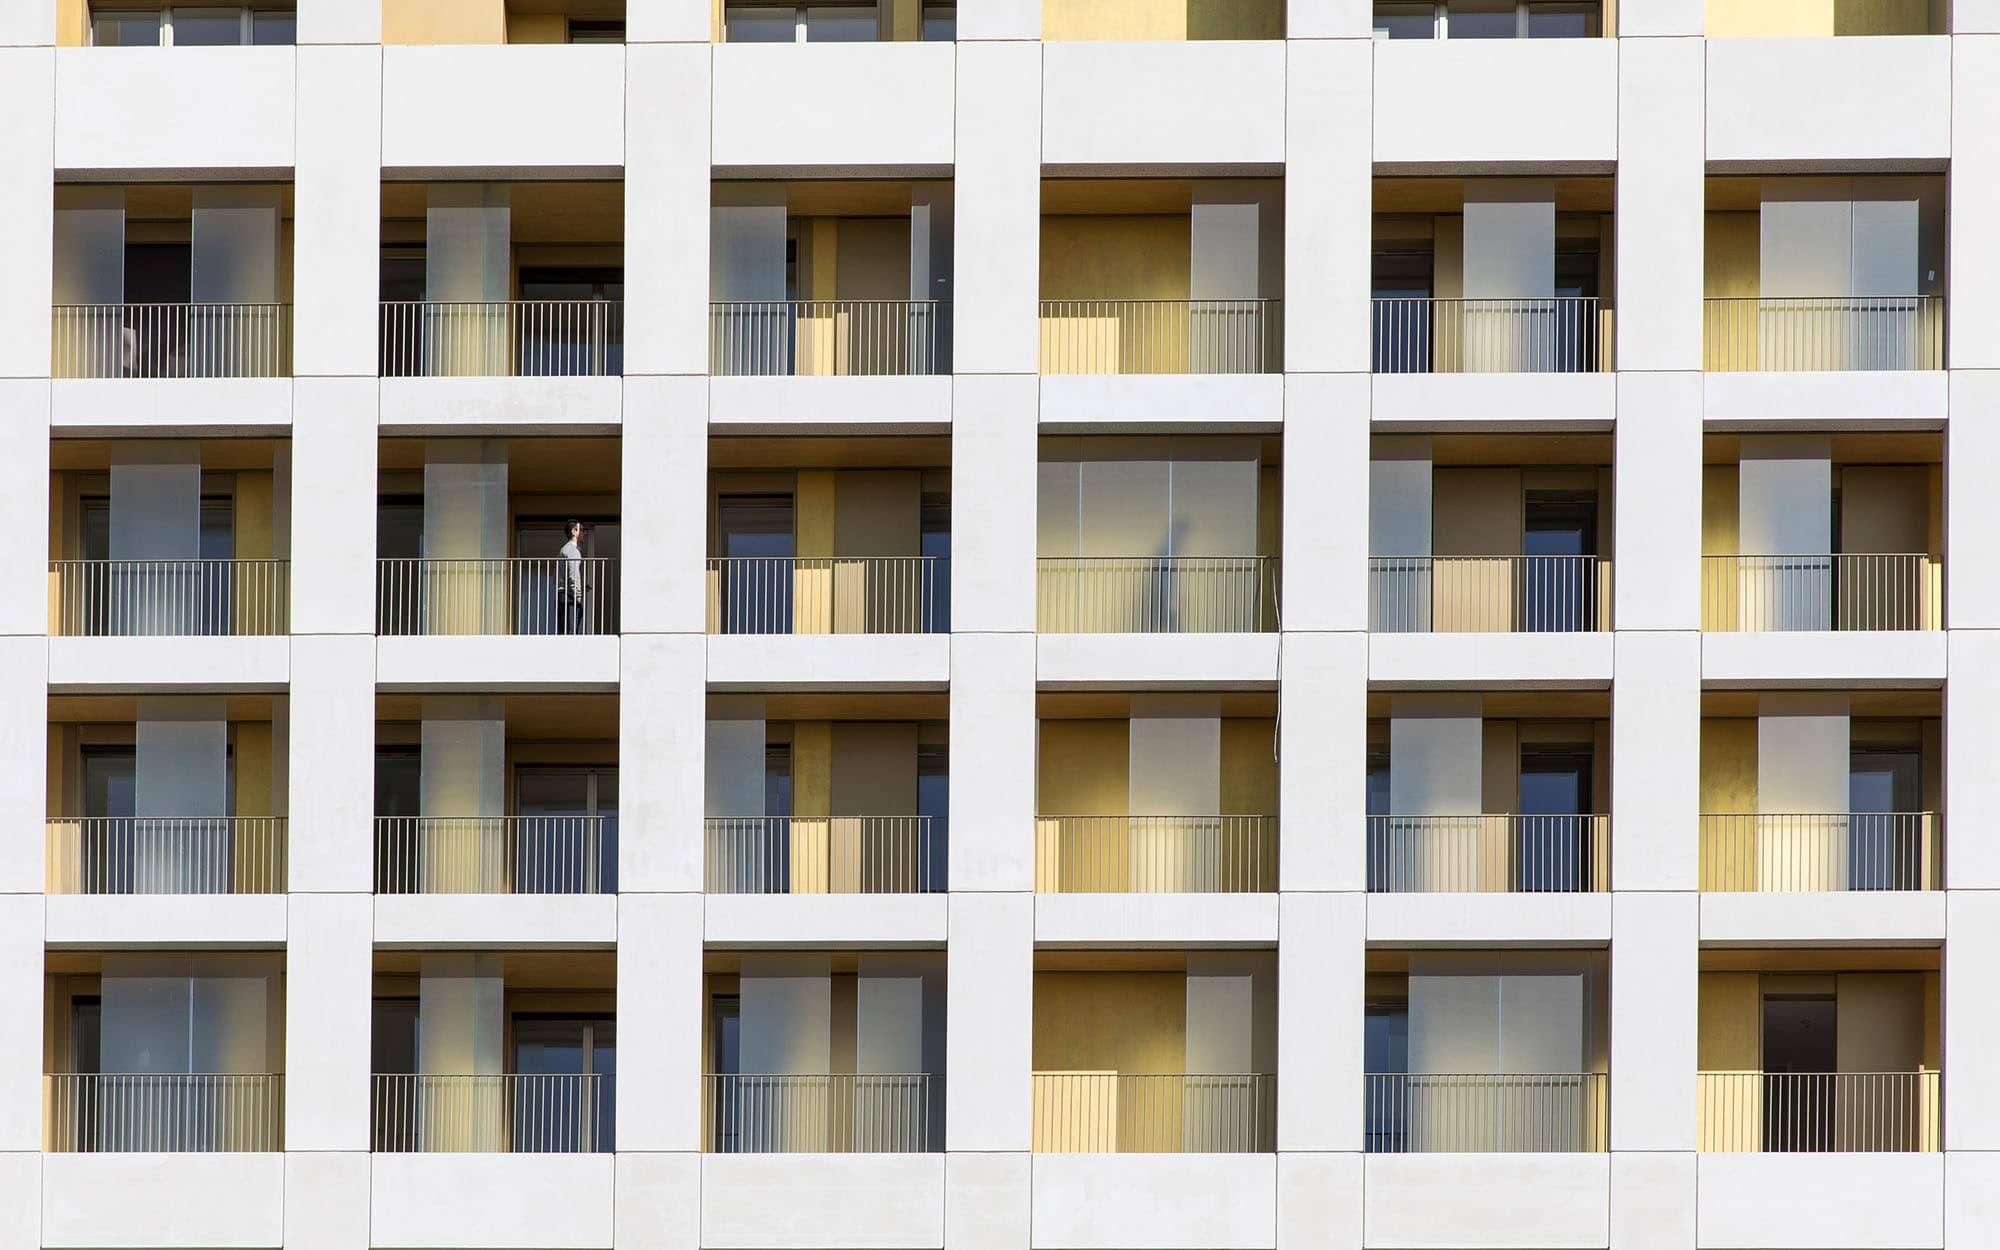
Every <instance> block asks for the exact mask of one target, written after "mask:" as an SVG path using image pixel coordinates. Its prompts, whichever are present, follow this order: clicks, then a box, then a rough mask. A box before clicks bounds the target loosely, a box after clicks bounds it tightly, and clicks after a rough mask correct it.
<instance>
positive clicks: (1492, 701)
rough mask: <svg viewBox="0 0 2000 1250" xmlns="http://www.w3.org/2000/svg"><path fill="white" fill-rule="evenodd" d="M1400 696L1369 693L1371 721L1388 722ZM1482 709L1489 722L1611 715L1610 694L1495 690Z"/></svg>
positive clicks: (1487, 693)
mask: <svg viewBox="0 0 2000 1250" xmlns="http://www.w3.org/2000/svg"><path fill="white" fill-rule="evenodd" d="M1475 693H1477V692H1475ZM1397 697H1399V696H1397V695H1394V694H1390V693H1388V692H1387V691H1381V690H1375V691H1370V692H1369V694H1368V718H1369V719H1370V720H1387V719H1389V706H1390V700H1391V699H1394V698H1397ZM1479 706H1480V715H1481V717H1483V718H1484V719H1486V720H1604V719H1607V718H1608V717H1609V716H1610V715H1611V692H1610V691H1608V690H1495V691H1489V692H1486V693H1485V694H1484V695H1483V696H1482V697H1481V699H1480V705H1479Z"/></svg>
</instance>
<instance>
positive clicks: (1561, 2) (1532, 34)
mask: <svg viewBox="0 0 2000 1250" xmlns="http://www.w3.org/2000/svg"><path fill="white" fill-rule="evenodd" d="M1601 30H1602V23H1601V20H1600V5H1599V2H1598V0H1380V2H1378V3H1377V4H1376V5H1375V37H1376V38H1377V39H1582V38H1591V37H1595V36H1596V35H1598V34H1599V33H1601Z"/></svg>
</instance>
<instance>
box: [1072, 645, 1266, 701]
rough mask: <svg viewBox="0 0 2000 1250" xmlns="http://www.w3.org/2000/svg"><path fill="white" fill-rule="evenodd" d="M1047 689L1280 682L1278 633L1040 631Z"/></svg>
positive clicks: (1185, 687) (1228, 687) (1172, 687)
mask: <svg viewBox="0 0 2000 1250" xmlns="http://www.w3.org/2000/svg"><path fill="white" fill-rule="evenodd" d="M1035 678H1036V680H1037V681H1038V682H1039V683H1040V685H1041V687H1042V689H1044V690H1091V689H1098V690H1241V689H1246V688H1248V689H1264V690H1270V689H1274V688H1276V686H1277V683H1278V636H1277V635H1276V634H1041V635H1038V636H1037V637H1036V639H1035Z"/></svg>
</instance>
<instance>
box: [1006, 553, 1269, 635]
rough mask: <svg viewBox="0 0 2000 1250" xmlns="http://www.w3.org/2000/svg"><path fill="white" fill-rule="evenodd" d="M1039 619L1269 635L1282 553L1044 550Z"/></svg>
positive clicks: (1038, 579)
mask: <svg viewBox="0 0 2000 1250" xmlns="http://www.w3.org/2000/svg"><path fill="white" fill-rule="evenodd" d="M1035 586H1036V603H1037V612H1036V618H1037V619H1036V623H1035V628H1036V629H1037V630H1038V631H1039V632H1042V633H1052V634H1210V633H1268V632H1271V631H1272V630H1275V629H1276V628H1277V622H1278V557H1276V556H1132V557H1116V556H1042V557H1040V558H1038V559H1037V560H1036V562H1035Z"/></svg>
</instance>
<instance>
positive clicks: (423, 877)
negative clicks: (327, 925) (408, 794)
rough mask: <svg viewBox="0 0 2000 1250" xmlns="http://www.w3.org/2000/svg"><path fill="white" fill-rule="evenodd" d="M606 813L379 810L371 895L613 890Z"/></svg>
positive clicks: (614, 869) (614, 854) (614, 853)
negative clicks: (402, 812)
mask: <svg viewBox="0 0 2000 1250" xmlns="http://www.w3.org/2000/svg"><path fill="white" fill-rule="evenodd" d="M617 891H618V821H617V818H616V817H611V816H378V817H376V818H375V892H376V893H377V894H615V893H617Z"/></svg>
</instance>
